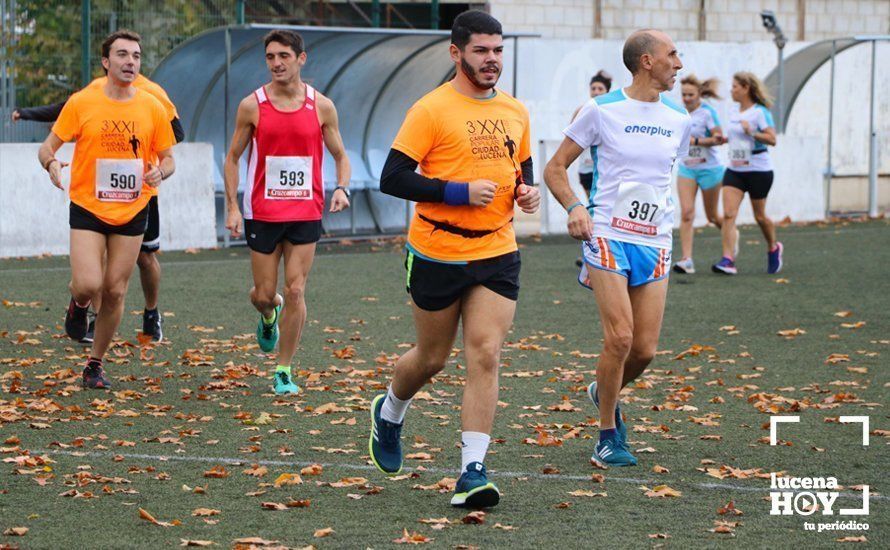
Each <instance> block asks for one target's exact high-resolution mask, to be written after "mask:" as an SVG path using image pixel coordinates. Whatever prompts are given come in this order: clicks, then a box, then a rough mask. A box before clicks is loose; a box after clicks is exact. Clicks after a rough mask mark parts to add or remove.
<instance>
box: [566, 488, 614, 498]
mask: <svg viewBox="0 0 890 550" xmlns="http://www.w3.org/2000/svg"><path fill="white" fill-rule="evenodd" d="M569 494H570V495H572V496H573V497H604V496H608V495H606V493H604V492H600V493H596V492H593V491H590V490H588V489H578V490H577V491H569Z"/></svg>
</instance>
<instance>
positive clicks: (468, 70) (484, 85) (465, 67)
mask: <svg viewBox="0 0 890 550" xmlns="http://www.w3.org/2000/svg"><path fill="white" fill-rule="evenodd" d="M460 69H461V71H463V73H464V75H466V77H467V78H469V79H470V81H471V82H472V83H473V84H474V85H475V86H476V87H477V88H479V89H481V90H490V89H492V88H494V87H495V85H497V83H498V79H497V78H496V79H495V80H494V82H482V81H481V80H479V77H478V72H477V71H476V69H474V68H473V67H471V66H470V64H469V63H467V61H466V60H465V59H461V60H460ZM500 75H501V72H500V69H498V77H500Z"/></svg>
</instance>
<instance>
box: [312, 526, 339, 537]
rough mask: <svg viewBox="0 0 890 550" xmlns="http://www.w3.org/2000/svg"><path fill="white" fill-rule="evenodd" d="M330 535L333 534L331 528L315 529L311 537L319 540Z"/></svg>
mask: <svg viewBox="0 0 890 550" xmlns="http://www.w3.org/2000/svg"><path fill="white" fill-rule="evenodd" d="M332 534H334V529H333V528H332V527H325V528H324V529H316V530H315V533H313V534H312V536H313V537H315V538H317V539H320V538H323V537H329V536H331V535H332Z"/></svg>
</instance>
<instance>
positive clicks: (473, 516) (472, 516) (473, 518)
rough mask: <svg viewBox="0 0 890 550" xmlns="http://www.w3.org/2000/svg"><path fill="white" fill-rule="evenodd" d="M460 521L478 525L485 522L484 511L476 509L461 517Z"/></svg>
mask: <svg viewBox="0 0 890 550" xmlns="http://www.w3.org/2000/svg"><path fill="white" fill-rule="evenodd" d="M460 522H461V523H466V524H468V525H480V524H483V523H485V512H483V511H481V510H476V511H475V512H470V513H469V514H467V515H465V516H464V517H463V519H461V520H460Z"/></svg>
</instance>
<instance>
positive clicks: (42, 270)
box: [0, 226, 887, 275]
mask: <svg viewBox="0 0 890 550" xmlns="http://www.w3.org/2000/svg"><path fill="white" fill-rule="evenodd" d="M877 231H887V227H886V226H869V227H855V228H851V227H848V228H845V229H835V230H834V231H831V230H829V229H817V230H814V231H809V230H808V231H801V232H799V233H794V234H793V236H794V237H797V236H799V235H800V236H804V237H811V236H820V237H821V236H825V235H826V234H832V235H833V234H838V233H871V232H877ZM695 238H696V240H705V241H707V240H717V239H719V238H720V235H718V234H714V235H697V236H696V237H695ZM527 246H529V247H534V246H537V245H536V244H530V245H527ZM368 254H375V252H333V253H325V254H318V255H316V258H315V261H316V262H319V261H326V260H327V259H330V258H340V259H351V258H353V257H355V256H365V255H368ZM0 261H2V260H0ZM249 261H250V258H248V257H247V256H245V257H242V258H229V259H225V260H182V261H162V262H161V264H162V265H163V267H164V268H167V267H190V266H196V265H224V264H233V263H246V262H249ZM70 270H71V268H70V267H69V266H53V267H25V268H21V269H15V268H12V269H0V275H3V274H4V273H52V272H56V271H70Z"/></svg>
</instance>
